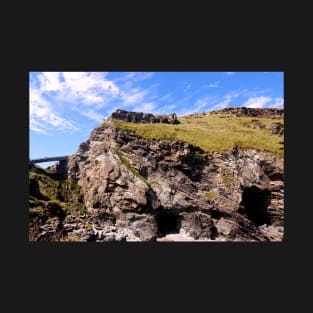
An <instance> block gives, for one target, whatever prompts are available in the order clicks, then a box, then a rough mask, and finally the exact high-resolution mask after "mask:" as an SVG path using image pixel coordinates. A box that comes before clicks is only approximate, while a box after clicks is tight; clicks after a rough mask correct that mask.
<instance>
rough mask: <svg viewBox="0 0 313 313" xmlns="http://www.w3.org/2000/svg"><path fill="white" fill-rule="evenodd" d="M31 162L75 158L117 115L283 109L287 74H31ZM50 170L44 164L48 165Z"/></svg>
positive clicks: (180, 114) (178, 114)
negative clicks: (96, 131) (125, 112)
mask: <svg viewBox="0 0 313 313" xmlns="http://www.w3.org/2000/svg"><path fill="white" fill-rule="evenodd" d="M29 75H30V76H29V87H30V94H29V126H30V132H29V136H30V137H29V138H30V147H29V154H30V158H31V159H33V158H39V157H45V156H59V155H71V154H73V153H75V152H76V151H77V149H78V146H79V144H80V143H81V142H82V141H86V140H87V139H88V138H89V136H90V133H91V131H92V130H93V129H94V128H95V127H96V126H98V125H99V124H101V123H102V121H103V120H104V119H105V118H107V117H108V116H109V115H110V114H111V113H112V112H113V111H115V110H116V109H121V108H122V109H125V110H128V111H138V112H147V113H160V114H170V113H173V112H175V113H176V114H177V116H182V115H187V114H191V113H197V112H204V111H208V110H214V109H215V110H216V109H222V108H226V107H237V106H246V107H251V108H268V107H275V108H283V106H284V73H283V72H30V73H29ZM42 165H43V166H44V164H42Z"/></svg>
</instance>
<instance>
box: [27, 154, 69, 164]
mask: <svg viewBox="0 0 313 313" xmlns="http://www.w3.org/2000/svg"><path fill="white" fill-rule="evenodd" d="M68 158H69V156H68V155H64V156H56V157H45V158H40V159H32V160H29V165H33V164H35V163H43V162H51V161H61V160H67V159H68Z"/></svg>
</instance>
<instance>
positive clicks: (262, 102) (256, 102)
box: [243, 96, 272, 108]
mask: <svg viewBox="0 0 313 313" xmlns="http://www.w3.org/2000/svg"><path fill="white" fill-rule="evenodd" d="M271 100H272V99H271V98H270V97H264V96H261V97H253V98H249V99H248V100H247V101H246V102H245V103H244V104H243V106H245V107H247V108H264V107H265V106H266V105H267V104H268V103H269V102H270V101H271Z"/></svg>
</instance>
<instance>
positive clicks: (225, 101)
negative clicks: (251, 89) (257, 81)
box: [210, 92, 240, 110]
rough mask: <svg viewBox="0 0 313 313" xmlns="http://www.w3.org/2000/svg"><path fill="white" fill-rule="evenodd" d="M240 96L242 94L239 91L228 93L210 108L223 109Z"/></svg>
mask: <svg viewBox="0 0 313 313" xmlns="http://www.w3.org/2000/svg"><path fill="white" fill-rule="evenodd" d="M238 96H240V94H239V93H238V92H231V93H229V94H226V95H225V96H224V97H223V100H221V101H220V102H219V103H217V104H215V105H214V106H212V107H211V108H210V110H221V109H224V108H227V107H228V106H229V104H230V103H231V101H232V100H233V99H234V98H237V97H238Z"/></svg>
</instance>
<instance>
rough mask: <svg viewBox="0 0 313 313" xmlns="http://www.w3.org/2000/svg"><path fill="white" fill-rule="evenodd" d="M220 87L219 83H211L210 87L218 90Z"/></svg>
mask: <svg viewBox="0 0 313 313" xmlns="http://www.w3.org/2000/svg"><path fill="white" fill-rule="evenodd" d="M218 86H219V82H215V83H210V84H209V85H208V87H209V88H217V87H218Z"/></svg>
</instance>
